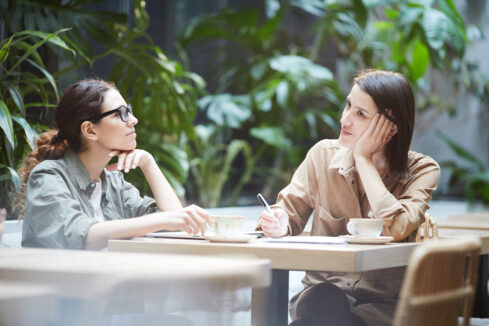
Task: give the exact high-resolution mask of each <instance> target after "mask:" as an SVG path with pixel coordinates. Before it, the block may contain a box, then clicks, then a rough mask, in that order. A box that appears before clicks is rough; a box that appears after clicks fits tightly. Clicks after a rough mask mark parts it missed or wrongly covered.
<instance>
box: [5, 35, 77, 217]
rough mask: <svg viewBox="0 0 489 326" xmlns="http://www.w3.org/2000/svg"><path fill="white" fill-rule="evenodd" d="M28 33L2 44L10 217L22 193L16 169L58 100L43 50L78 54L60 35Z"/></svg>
mask: <svg viewBox="0 0 489 326" xmlns="http://www.w3.org/2000/svg"><path fill="white" fill-rule="evenodd" d="M65 31H66V29H61V30H58V31H56V32H55V33H43V32H40V31H33V30H25V31H22V32H18V33H14V34H13V35H12V36H10V37H9V38H7V39H5V40H3V41H1V42H0V65H1V66H0V68H1V72H0V129H1V131H0V192H1V193H2V202H0V207H5V208H7V210H8V214H9V215H10V214H12V207H11V205H12V201H13V197H14V196H15V194H16V193H17V192H19V191H20V178H19V175H18V174H17V172H16V170H17V169H18V168H19V167H20V165H21V164H22V161H23V158H24V156H25V155H26V153H27V152H28V151H30V150H31V149H32V148H33V146H34V141H35V138H36V137H37V136H38V132H39V131H41V130H42V129H43V125H42V119H43V117H45V116H46V114H47V113H48V108H50V107H52V106H53V105H54V104H53V103H55V102H56V101H57V99H58V88H57V85H56V82H55V79H54V77H53V76H52V75H51V73H49V72H48V69H47V68H46V65H45V63H44V60H43V59H42V57H41V54H40V51H41V50H42V49H43V47H45V46H46V45H47V44H50V45H52V46H54V47H56V48H59V49H61V50H62V51H65V52H68V53H70V55H72V56H74V55H75V51H74V50H73V49H72V48H71V47H70V46H69V45H67V44H66V43H65V42H64V41H63V40H62V39H61V38H60V37H59V34H61V33H63V32H65Z"/></svg>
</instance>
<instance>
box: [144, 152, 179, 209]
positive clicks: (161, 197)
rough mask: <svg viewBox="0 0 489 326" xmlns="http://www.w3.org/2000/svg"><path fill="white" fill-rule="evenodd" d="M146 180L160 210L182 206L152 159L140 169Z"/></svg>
mask: <svg viewBox="0 0 489 326" xmlns="http://www.w3.org/2000/svg"><path fill="white" fill-rule="evenodd" d="M142 171H143V173H144V176H145V178H146V180H148V184H149V186H150V188H151V191H152V192H153V197H154V199H155V201H156V205H157V206H158V208H159V209H161V210H162V211H172V210H176V209H180V208H182V204H181V203H180V200H179V199H178V196H177V194H176V193H175V191H174V190H173V188H172V186H171V185H170V183H169V182H168V180H166V178H165V176H164V175H163V173H162V172H161V170H160V168H159V167H158V164H156V162H155V160H154V159H152V160H151V162H150V163H148V165H147V166H146V167H144V168H143V169H142Z"/></svg>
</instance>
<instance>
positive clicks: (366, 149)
mask: <svg viewBox="0 0 489 326" xmlns="http://www.w3.org/2000/svg"><path fill="white" fill-rule="evenodd" d="M396 133H397V130H396V128H395V125H394V124H393V123H392V122H390V121H389V120H388V119H387V118H386V117H384V116H383V115H381V114H380V113H377V114H376V115H375V117H374V118H373V119H372V121H370V124H369V126H368V128H367V130H365V132H364V133H363V134H362V136H361V137H360V138H359V139H358V141H357V143H356V144H355V147H354V148H353V157H354V158H355V159H359V158H366V159H372V156H373V155H374V154H375V153H377V152H379V151H381V150H383V149H384V146H385V145H387V143H388V142H389V141H390V140H391V138H392V136H394V135H395V134H396Z"/></svg>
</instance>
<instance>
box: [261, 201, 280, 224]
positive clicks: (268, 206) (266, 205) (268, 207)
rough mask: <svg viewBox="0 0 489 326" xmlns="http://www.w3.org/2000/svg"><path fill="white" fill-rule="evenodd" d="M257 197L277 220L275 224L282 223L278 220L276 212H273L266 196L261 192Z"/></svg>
mask: <svg viewBox="0 0 489 326" xmlns="http://www.w3.org/2000/svg"><path fill="white" fill-rule="evenodd" d="M256 198H258V200H259V201H260V203H261V204H262V205H263V206H264V207H265V209H266V210H267V212H268V213H269V214H270V215H272V216H273V218H274V220H275V224H277V225H280V223H279V221H278V220H277V217H276V216H275V214H273V212H272V209H271V208H270V205H268V203H267V201H266V200H265V198H263V196H262V195H261V194H260V193H259V194H258V195H256Z"/></svg>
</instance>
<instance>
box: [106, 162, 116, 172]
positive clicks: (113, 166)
mask: <svg viewBox="0 0 489 326" xmlns="http://www.w3.org/2000/svg"><path fill="white" fill-rule="evenodd" d="M106 169H107V170H108V171H111V172H113V171H117V163H114V164H111V165H109V166H108V167H106Z"/></svg>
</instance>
